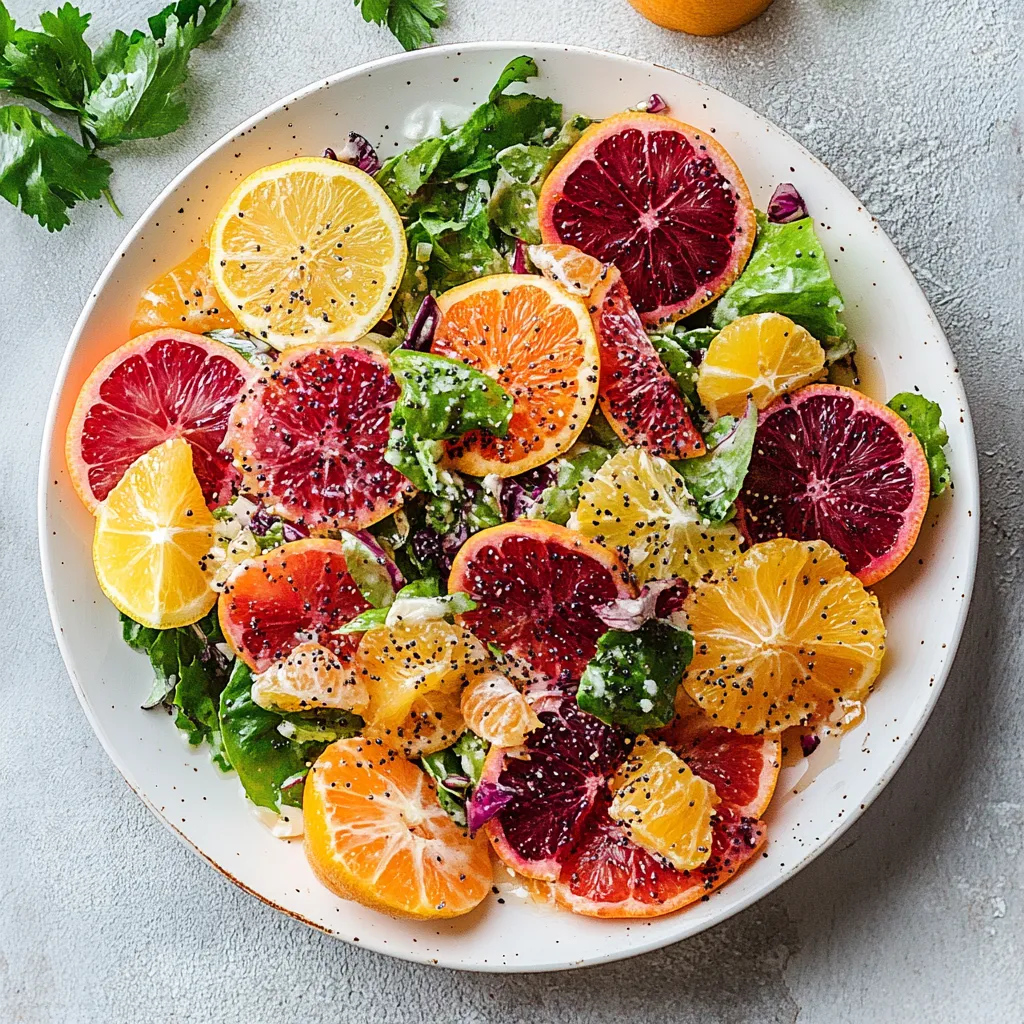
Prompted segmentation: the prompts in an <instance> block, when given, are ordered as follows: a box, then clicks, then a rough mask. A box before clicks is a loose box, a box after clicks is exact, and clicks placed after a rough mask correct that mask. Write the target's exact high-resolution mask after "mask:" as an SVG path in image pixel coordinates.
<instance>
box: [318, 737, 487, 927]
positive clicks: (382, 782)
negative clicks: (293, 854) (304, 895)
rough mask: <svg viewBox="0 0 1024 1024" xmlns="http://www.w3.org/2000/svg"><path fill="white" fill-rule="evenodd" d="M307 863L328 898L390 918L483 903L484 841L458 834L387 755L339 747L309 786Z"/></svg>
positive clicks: (405, 767) (441, 914)
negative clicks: (350, 902) (352, 902)
mask: <svg viewBox="0 0 1024 1024" xmlns="http://www.w3.org/2000/svg"><path fill="white" fill-rule="evenodd" d="M302 810H303V817H304V819H305V840H304V842H305V847H306V856H307V858H308V859H309V863H310V866H311V867H312V868H313V872H314V874H316V876H317V878H319V879H320V881H321V882H323V884H324V885H325V886H327V888H328V889H330V890H331V892H334V893H336V894H337V895H339V896H341V897H343V898H345V899H350V900H355V901H356V902H357V903H362V904H363V905H364V906H367V907H372V908H373V909H375V910H380V911H383V912H384V913H385V914H390V915H392V916H393V917H411V918H421V919H429V918H445V917H458V916H460V915H461V914H467V913H469V911H471V910H472V909H473V908H474V907H475V906H476V905H477V904H478V903H480V901H481V900H482V899H483V898H484V897H485V896H486V895H487V893H488V891H489V890H490V887H491V882H492V877H493V876H492V872H491V861H490V855H489V853H488V844H487V840H486V839H485V838H484V836H483V835H482V834H480V835H476V836H470V835H467V834H466V833H464V832H463V831H462V830H461V829H460V828H459V827H458V826H457V825H456V824H455V823H454V822H453V821H452V820H451V818H449V817H448V815H447V814H446V813H445V812H444V810H442V808H441V805H440V804H439V803H438V802H437V796H436V794H435V790H434V787H433V784H432V783H431V781H430V779H429V778H428V776H427V775H426V773H425V772H423V771H421V770H420V769H419V768H417V767H416V766H415V765H413V764H411V763H410V762H409V761H406V760H405V759H404V758H402V757H400V756H399V755H398V754H397V753H396V752H395V751H393V750H391V749H389V748H388V747H385V746H382V745H379V744H377V743H372V742H369V741H367V740H364V739H359V738H355V739H349V740H339V741H338V742H336V743H332V744H331V745H330V746H329V747H328V748H327V749H326V750H325V751H324V752H323V753H322V754H321V755H320V757H319V758H318V759H317V761H316V763H315V764H314V765H313V768H312V770H311V771H310V772H309V775H308V776H307V777H306V784H305V790H304V793H303V801H302Z"/></svg>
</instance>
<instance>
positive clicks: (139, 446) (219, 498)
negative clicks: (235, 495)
mask: <svg viewBox="0 0 1024 1024" xmlns="http://www.w3.org/2000/svg"><path fill="white" fill-rule="evenodd" d="M253 373H254V370H253V368H252V367H251V366H250V365H249V364H248V363H247V362H246V361H245V360H244V359H243V358H242V357H241V356H240V355H238V353H237V352H233V351H232V350H231V349H230V348H228V347H227V345H222V344H221V343H220V342H219V341H212V340H211V339H209V338H204V337H202V336H200V335H198V334H189V333H188V332H187V331H175V330H159V331H150V332H149V333H148V334H143V335H141V336H139V337H138V338H134V339H133V340H132V341H129V342H128V343H127V344H125V345H122V346H121V347H120V348H119V349H117V350H116V351H114V352H111V353H110V355H109V356H107V357H106V359H104V360H103V361H102V362H101V363H100V364H99V365H98V366H97V367H96V369H95V370H93V371H92V373H91V374H90V375H89V378H88V380H86V382H85V384H84V385H83V386H82V390H81V392H80V393H79V395H78V400H77V401H76V402H75V408H74V411H73V412H72V414H71V421H70V423H69V424H68V432H67V438H66V442H65V455H66V458H67V464H68V470H69V472H70V474H71V482H72V483H73V484H74V486H75V490H76V491H77V492H78V496H79V497H80V498H81V499H82V501H83V502H85V504H86V507H87V508H88V509H89V511H95V509H96V506H97V505H98V504H99V503H100V502H101V501H103V499H104V498H106V496H107V495H108V494H109V493H110V492H111V491H112V490H113V489H114V486H115V485H116V484H117V482H118V481H119V480H120V479H121V477H122V476H124V474H125V472H126V471H127V469H128V467H129V466H130V465H131V464H132V463H133V462H134V461H135V460H136V459H137V458H139V457H140V456H142V455H145V454H146V452H148V451H150V450H151V449H153V448H155V447H156V446H157V445H159V444H163V442H164V441H168V440H170V439H172V438H176V437H181V438H184V439H185V440H186V441H188V443H189V445H190V446H191V448H192V462H193V466H194V468H195V473H196V477H197V478H198V480H199V484H200V486H201V487H202V489H203V495H204V497H205V498H206V501H207V504H208V505H209V506H210V507H211V508H213V507H214V506H216V505H221V504H223V503H224V502H226V501H228V500H229V499H230V497H231V493H232V489H233V488H234V486H235V485H236V484H237V483H238V481H239V476H238V473H237V472H236V471H235V469H234V467H233V466H232V465H231V459H230V457H229V456H227V455H225V454H224V453H223V452H221V451H219V448H220V445H221V442H222V441H223V440H224V433H225V431H226V430H227V426H228V414H229V413H230V412H231V407H232V406H233V405H234V404H235V401H236V400H237V398H238V396H239V394H240V393H241V391H242V389H243V388H244V387H245V384H246V383H247V382H248V381H249V380H250V379H251V378H252V375H253Z"/></svg>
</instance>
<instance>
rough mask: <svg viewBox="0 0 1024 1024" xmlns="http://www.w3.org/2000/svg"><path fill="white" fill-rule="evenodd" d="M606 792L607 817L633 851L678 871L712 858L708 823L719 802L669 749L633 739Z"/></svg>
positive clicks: (711, 789)
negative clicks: (636, 848) (609, 794)
mask: <svg viewBox="0 0 1024 1024" xmlns="http://www.w3.org/2000/svg"><path fill="white" fill-rule="evenodd" d="M610 786H611V791H612V802H611V806H610V807H609V808H608V816H609V817H610V818H611V819H612V820H613V821H617V822H618V823H619V824H620V825H621V826H622V827H623V828H624V829H625V831H626V834H627V835H628V836H629V838H630V839H631V840H632V841H633V842H634V843H636V844H637V845H638V846H642V847H643V848H644V849H645V850H647V851H648V852H649V853H653V854H655V855H657V856H659V857H664V858H665V860H667V861H668V862H669V863H670V864H671V865H672V866H673V867H674V868H676V869H677V870H679V871H693V870H694V869H695V868H699V867H700V866H701V865H702V864H704V863H706V862H707V861H708V859H709V858H710V857H711V841H712V828H711V817H712V815H713V814H714V813H715V808H716V807H717V806H718V805H719V804H720V803H721V799H720V798H719V796H718V794H717V793H716V792H715V787H714V786H713V785H712V784H711V783H710V782H705V781H704V779H702V778H700V776H698V775H696V774H694V772H692V771H691V770H690V768H689V766H688V765H687V764H686V762H685V761H683V760H682V758H680V757H678V756H677V755H676V754H675V753H674V752H673V751H672V750H671V749H670V748H669V747H666V746H665V745H664V744H661V743H654V742H652V741H651V740H650V739H648V738H647V737H646V736H638V737H637V740H636V743H635V745H634V747H633V749H632V750H631V751H630V754H629V757H627V758H626V760H625V761H623V763H622V764H621V765H619V769H618V771H617V772H616V773H615V775H614V777H613V778H612V780H611V783H610Z"/></svg>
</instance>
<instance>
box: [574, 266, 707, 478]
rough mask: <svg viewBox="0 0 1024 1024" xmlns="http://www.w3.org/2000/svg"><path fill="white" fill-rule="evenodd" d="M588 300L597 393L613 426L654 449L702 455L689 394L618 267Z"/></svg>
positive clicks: (629, 440) (667, 454) (673, 455)
mask: <svg viewBox="0 0 1024 1024" xmlns="http://www.w3.org/2000/svg"><path fill="white" fill-rule="evenodd" d="M588 302H589V309H590V316H591V319H592V320H593V323H594V331H595V332H596V334H597V340H598V343H599V345H600V348H601V386H600V390H599V392H598V397H599V400H600V403H601V411H602V412H603V413H604V414H605V416H606V417H607V419H608V422H609V423H610V424H611V426H612V429H613V430H614V431H615V433H616V434H618V435H619V437H620V438H622V440H623V441H625V443H626V444H634V445H642V446H643V447H644V448H646V449H647V450H648V451H649V452H650V453H651V454H652V455H660V456H662V457H664V458H666V459H685V458H688V457H689V456H691V455H700V453H701V452H703V451H704V441H703V439H702V438H701V436H700V434H699V433H698V431H697V429H696V427H694V425H693V423H692V422H691V420H690V412H689V409H687V407H686V400H685V399H684V398H683V395H682V392H680V390H679V386H678V385H677V384H676V382H675V381H674V380H673V379H672V377H671V375H670V374H669V372H668V370H666V369H665V365H664V364H663V363H662V361H661V359H660V358H659V357H658V353H657V351H656V350H655V348H654V346H653V345H652V344H651V340H650V338H648V337H647V332H646V331H645V330H644V325H643V324H642V323H641V321H640V317H639V316H638V315H637V312H636V310H635V309H634V308H633V304H632V302H630V300H629V292H628V291H627V289H626V283H625V281H623V280H622V275H621V274H620V273H619V272H618V270H616V269H615V268H614V267H612V268H611V269H610V270H609V272H608V273H607V275H605V278H604V280H603V281H601V283H600V284H598V285H597V287H596V288H595V289H594V291H593V292H592V293H591V296H590V298H589V300H588Z"/></svg>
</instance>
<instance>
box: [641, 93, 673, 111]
mask: <svg viewBox="0 0 1024 1024" xmlns="http://www.w3.org/2000/svg"><path fill="white" fill-rule="evenodd" d="M646 109H647V113H648V114H664V113H665V111H666V110H668V103H666V102H665V97H664V96H662V95H661V93H660V92H652V93H651V95H650V96H648V97H647V108H646Z"/></svg>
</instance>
